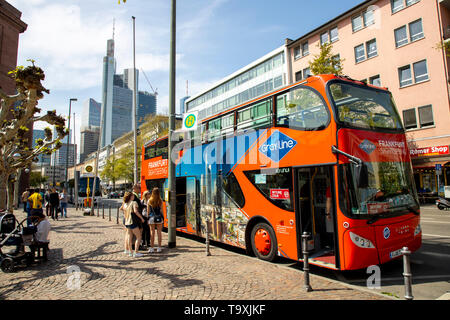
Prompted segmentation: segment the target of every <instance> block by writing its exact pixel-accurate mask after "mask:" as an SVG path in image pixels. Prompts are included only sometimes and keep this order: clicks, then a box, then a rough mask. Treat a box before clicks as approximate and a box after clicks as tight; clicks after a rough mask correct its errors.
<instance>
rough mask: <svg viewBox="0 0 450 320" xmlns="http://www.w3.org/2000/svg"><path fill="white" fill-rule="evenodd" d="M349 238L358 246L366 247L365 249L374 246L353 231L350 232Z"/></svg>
mask: <svg viewBox="0 0 450 320" xmlns="http://www.w3.org/2000/svg"><path fill="white" fill-rule="evenodd" d="M350 239H352V242H353V243H354V244H355V245H356V246H358V247H360V248H366V249H372V248H375V246H374V245H373V243H372V241H370V240H368V239H365V238H363V237H361V236H359V235H357V234H355V233H353V232H350Z"/></svg>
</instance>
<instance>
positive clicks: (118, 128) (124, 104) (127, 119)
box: [104, 86, 133, 146]
mask: <svg viewBox="0 0 450 320" xmlns="http://www.w3.org/2000/svg"><path fill="white" fill-rule="evenodd" d="M132 98H133V91H132V90H130V89H127V88H121V87H118V86H113V97H112V117H111V131H110V132H109V139H110V140H109V141H110V142H109V143H105V144H104V146H107V145H108V144H111V143H112V142H113V141H114V140H116V139H117V138H119V137H120V136H121V135H123V134H124V133H127V132H130V131H131V130H133V128H132V122H131V114H132V112H133V107H132Z"/></svg>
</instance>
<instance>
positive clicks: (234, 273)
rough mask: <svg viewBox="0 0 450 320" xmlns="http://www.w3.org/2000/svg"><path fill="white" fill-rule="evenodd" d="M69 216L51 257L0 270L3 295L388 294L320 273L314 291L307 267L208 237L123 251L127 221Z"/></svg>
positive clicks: (60, 224) (57, 226)
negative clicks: (210, 242)
mask: <svg viewBox="0 0 450 320" xmlns="http://www.w3.org/2000/svg"><path fill="white" fill-rule="evenodd" d="M16 215H18V216H21V215H23V213H22V212H19V211H16ZM68 216H69V217H68V218H63V219H60V220H59V221H52V220H51V219H50V223H51V224H52V231H51V233H50V240H51V242H50V251H49V261H48V262H45V263H38V264H35V265H33V266H31V267H28V268H20V269H19V270H18V271H17V272H15V273H2V272H1V271H0V300H4V299H33V300H34V299H45V300H47V299H50V300H54V299H64V300H66V299H82V300H89V299H96V300H97V299H98V300H110V299H126V300H128V299H139V300H140V299H145V300H147V299H152V300H155V299H157V300H174V299H177V300H178V299H181V300H191V299H193V300H219V299H220V300H228V299H230V300H241V299H246V300H258V299H261V300H307V299H313V300H329V299H339V300H341V299H344V300H383V299H385V298H384V297H382V296H380V295H377V294H372V293H371V292H369V291H361V290H357V289H356V288H354V287H351V286H348V285H344V284H340V283H338V282H336V281H330V280H327V279H324V278H322V277H316V276H314V275H311V285H312V287H313V288H314V291H313V292H309V293H306V292H304V291H303V290H302V285H303V272H301V271H298V270H294V269H292V268H288V267H286V266H283V265H279V264H276V263H267V262H264V261H260V260H258V259H256V258H253V257H249V256H246V255H243V254H239V253H235V252H233V251H229V250H225V249H222V248H217V247H214V246H211V253H212V255H211V256H209V257H208V256H206V254H205V244H204V243H202V242H200V241H194V240H191V239H187V238H183V237H177V246H176V248H174V249H169V248H167V233H165V232H163V251H162V252H161V253H153V254H148V253H146V252H144V251H143V252H142V253H144V256H143V257H140V258H133V257H129V256H127V255H125V254H124V253H123V249H124V247H123V242H124V227H123V226H122V225H121V224H116V222H115V219H112V221H111V222H110V221H108V219H107V218H106V219H104V220H103V219H102V218H101V216H100V217H96V216H92V217H89V216H82V213H81V212H80V211H75V209H73V208H69V210H68ZM7 250H9V248H7ZM73 270H74V271H77V270H79V273H77V272H75V273H71V271H73ZM77 281H78V282H77ZM78 284H79V286H78ZM78 287H79V288H78Z"/></svg>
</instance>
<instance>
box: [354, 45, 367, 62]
mask: <svg viewBox="0 0 450 320" xmlns="http://www.w3.org/2000/svg"><path fill="white" fill-rule="evenodd" d="M364 60H366V53H365V51H364V44H360V45H359V46H356V47H355V61H356V63H358V62H361V61H364Z"/></svg>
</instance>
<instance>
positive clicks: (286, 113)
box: [277, 87, 330, 130]
mask: <svg viewBox="0 0 450 320" xmlns="http://www.w3.org/2000/svg"><path fill="white" fill-rule="evenodd" d="M329 119H330V116H329V114H328V110H327V107H326V105H325V104H324V102H323V100H322V99H321V97H320V95H319V94H317V93H316V92H314V91H313V90H311V89H308V88H307V87H297V88H294V89H292V90H291V91H289V92H288V93H286V94H284V95H282V96H279V97H278V98H277V124H278V125H282V126H288V127H289V128H293V129H300V130H301V129H304V130H315V129H324V128H325V126H326V125H327V124H328V122H329Z"/></svg>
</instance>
